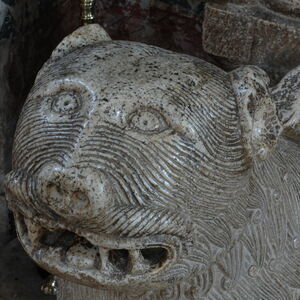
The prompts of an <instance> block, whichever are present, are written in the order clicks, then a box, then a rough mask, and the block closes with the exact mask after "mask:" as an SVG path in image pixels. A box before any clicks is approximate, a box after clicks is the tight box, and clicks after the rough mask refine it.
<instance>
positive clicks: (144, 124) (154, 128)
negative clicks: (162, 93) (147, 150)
mask: <svg viewBox="0 0 300 300" xmlns="http://www.w3.org/2000/svg"><path fill="white" fill-rule="evenodd" d="M129 126H130V128H131V129H134V130H136V131H141V132H144V133H160V132H162V131H164V130H166V129H167V128H168V125H167V123H166V121H165V119H164V117H163V116H162V115H161V114H160V113H159V112H157V111H155V110H142V111H137V112H135V113H133V114H132V116H131V118H130V121H129Z"/></svg>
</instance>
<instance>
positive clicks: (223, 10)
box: [203, 2, 300, 81]
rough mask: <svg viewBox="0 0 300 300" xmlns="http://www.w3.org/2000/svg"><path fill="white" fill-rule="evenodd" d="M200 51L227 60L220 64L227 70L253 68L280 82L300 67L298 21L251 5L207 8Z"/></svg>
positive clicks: (230, 4)
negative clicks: (285, 75)
mask: <svg viewBox="0 0 300 300" xmlns="http://www.w3.org/2000/svg"><path fill="white" fill-rule="evenodd" d="M295 3H296V2H295ZM297 3H299V2H297ZM299 5H300V4H299ZM203 47H204V50H205V51H207V52H208V53H211V54H213V55H216V56H220V57H224V58H226V59H227V60H226V61H224V62H223V63H224V64H225V65H226V66H227V67H228V68H230V69H232V68H233V67H234V66H239V65H242V64H254V65H258V66H260V67H262V68H263V69H264V70H266V71H268V73H269V74H270V75H271V76H272V79H273V81H279V79H280V78H281V77H282V76H283V75H284V74H286V73H287V72H288V71H289V70H291V69H293V68H295V67H296V66H298V65H299V64H300V19H299V18H296V17H295V18H292V17H291V16H284V15H280V14H277V13H275V12H273V11H271V10H269V9H267V8H266V7H262V6H261V5H253V3H252V5H250V4H249V5H246V4H244V5H241V4H239V5H237V4H232V3H227V4H224V5H221V4H207V6H206V12H205V18H204V23H203Z"/></svg>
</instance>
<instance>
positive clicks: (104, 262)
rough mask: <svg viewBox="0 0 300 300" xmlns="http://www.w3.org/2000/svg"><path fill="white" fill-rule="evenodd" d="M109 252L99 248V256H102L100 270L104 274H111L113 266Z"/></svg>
mask: <svg viewBox="0 0 300 300" xmlns="http://www.w3.org/2000/svg"><path fill="white" fill-rule="evenodd" d="M109 250H110V249H105V248H102V247H99V254H100V263H99V268H100V270H101V271H102V272H109V271H111V266H110V263H109V260H108V256H109Z"/></svg>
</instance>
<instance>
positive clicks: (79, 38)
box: [51, 24, 111, 59]
mask: <svg viewBox="0 0 300 300" xmlns="http://www.w3.org/2000/svg"><path fill="white" fill-rule="evenodd" d="M102 41H111V38H110V36H109V35H108V33H107V32H106V31H105V30H104V29H103V28H102V27H101V26H100V25H98V24H90V25H86V26H82V27H79V28H78V29H77V30H75V31H74V32H72V33H71V34H70V35H68V36H66V37H65V38H64V39H63V40H62V41H61V42H60V43H59V45H58V46H57V47H56V48H55V49H54V51H53V52H52V55H51V59H58V58H61V57H63V56H65V55H66V54H68V53H70V52H72V51H74V50H76V49H78V48H81V47H84V46H89V45H94V44H97V43H99V42H102Z"/></svg>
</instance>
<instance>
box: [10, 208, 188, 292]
mask: <svg viewBox="0 0 300 300" xmlns="http://www.w3.org/2000/svg"><path fill="white" fill-rule="evenodd" d="M15 221H16V227H17V232H18V236H19V239H20V241H21V243H22V245H23V247H24V249H25V251H26V252H27V253H28V254H29V255H30V256H31V257H32V258H33V259H34V260H35V262H36V263H37V264H39V265H40V266H41V267H42V268H44V269H46V270H48V271H49V272H50V273H52V274H55V275H58V276H60V277H63V278H66V279H68V280H71V281H74V282H78V283H80V284H84V285H87V286H90V287H94V288H112V289H113V288H118V289H122V288H123V289H127V288H129V287H131V288H132V286H138V287H139V288H142V287H144V288H145V289H153V288H159V289H161V288H165V287H167V286H169V284H170V283H172V282H173V283H174V280H175V281H177V280H180V279H182V278H180V277H181V276H180V274H182V272H179V269H180V264H178V261H179V260H180V257H181V255H182V254H181V252H182V251H181V250H182V249H181V248H182V245H181V242H180V240H179V238H177V237H175V236H168V235H157V236H147V237H142V238H119V237H111V236H110V237H107V236H104V235H96V234H94V233H93V234H91V233H86V234H83V233H78V232H77V233H75V232H72V231H69V230H66V229H65V228H62V227H60V226H59V225H57V228H55V229H54V228H51V229H50V230H49V229H47V228H45V227H44V226H42V225H41V222H39V221H38V220H35V221H33V220H31V219H29V218H26V217H24V216H23V215H22V214H20V213H16V214H15ZM185 275H186V274H185Z"/></svg>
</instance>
